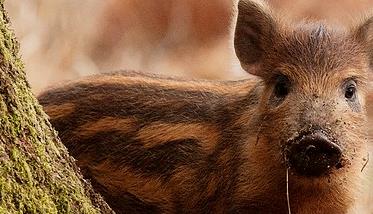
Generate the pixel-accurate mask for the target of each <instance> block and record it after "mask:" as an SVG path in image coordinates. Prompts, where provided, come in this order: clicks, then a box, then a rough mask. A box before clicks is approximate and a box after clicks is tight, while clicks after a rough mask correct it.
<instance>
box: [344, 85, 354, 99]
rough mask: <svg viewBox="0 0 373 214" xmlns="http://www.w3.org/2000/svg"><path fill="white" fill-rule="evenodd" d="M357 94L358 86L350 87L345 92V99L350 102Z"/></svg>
mask: <svg viewBox="0 0 373 214" xmlns="http://www.w3.org/2000/svg"><path fill="white" fill-rule="evenodd" d="M355 94H356V86H355V85H349V86H347V88H346V90H345V97H346V98H347V99H349V100H351V99H353V98H355Z"/></svg>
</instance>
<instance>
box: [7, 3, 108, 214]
mask: <svg viewBox="0 0 373 214" xmlns="http://www.w3.org/2000/svg"><path fill="white" fill-rule="evenodd" d="M18 47H19V46H18V42H17V41H16V39H15V37H14V34H13V32H12V31H10V30H9V19H8V16H7V14H6V12H5V10H4V0H0V203H1V204H0V213H113V211H112V210H111V209H110V208H109V206H108V205H107V204H106V203H105V202H104V201H103V200H102V198H101V197H100V196H99V195H97V194H95V193H94V192H93V190H92V187H91V185H90V184H89V183H87V182H86V181H84V180H83V178H82V176H81V174H80V172H79V170H78V168H77V167H76V165H75V163H74V160H73V159H72V158H71V157H70V156H69V155H68V153H67V150H66V148H65V147H64V146H63V145H62V144H61V142H60V141H59V139H58V137H57V135H56V132H55V131H54V129H53V128H52V126H51V124H50V123H49V122H48V120H47V116H46V114H45V113H44V112H43V110H42V108H41V106H40V105H39V104H38V102H37V100H36V98H35V97H34V96H33V94H32V93H31V90H30V87H29V85H28V83H27V81H26V79H25V73H24V67H23V63H22V61H21V59H20V57H19V53H18V52H19V48H18Z"/></svg>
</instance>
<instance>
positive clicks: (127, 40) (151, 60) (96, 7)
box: [6, 0, 373, 213]
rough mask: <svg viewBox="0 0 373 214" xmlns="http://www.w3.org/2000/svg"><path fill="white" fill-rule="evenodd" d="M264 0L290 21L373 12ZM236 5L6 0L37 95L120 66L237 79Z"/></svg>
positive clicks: (365, 3)
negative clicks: (233, 35) (233, 31)
mask: <svg viewBox="0 0 373 214" xmlns="http://www.w3.org/2000/svg"><path fill="white" fill-rule="evenodd" d="M268 1H269V3H270V4H271V5H272V6H273V8H274V10H275V11H282V14H283V15H285V16H288V17H291V18H293V19H295V20H299V19H302V18H309V19H326V20H327V21H329V22H331V23H335V24H351V23H353V22H354V21H356V20H359V19H361V18H362V17H363V15H364V14H365V15H366V14H369V13H370V14H373V13H372V12H373V0H330V1H323V0H313V1H310V0H268ZM77 2H78V3H77ZM234 4H235V1H232V0H152V1H144V0H106V1H102V0H80V1H76V0H53V1H50V0H27V1H25V0H7V1H6V6H7V9H8V11H9V13H10V16H11V18H12V21H13V27H14V28H15V32H16V34H17V36H18V38H19V40H20V42H21V51H22V54H23V59H24V61H25V64H26V70H27V75H28V79H29V81H30V83H31V85H32V87H33V90H34V91H35V92H39V91H40V90H42V89H43V88H45V87H46V86H48V85H51V84H53V83H56V82H61V81H66V80H70V79H75V78H77V77H79V76H84V75H89V74H94V73H99V72H106V71H112V70H119V69H124V68H126V69H134V70H142V71H149V72H153V73H166V74H169V75H174V76H189V77H194V78H204V79H239V78H243V77H245V76H246V74H245V73H244V72H243V71H242V70H241V69H240V67H239V66H238V63H237V60H236V58H235V57H234V52H233V49H232V44H231V37H230V26H231V19H232V18H233V17H234V8H235V7H234ZM370 165H373V164H370ZM370 179H371V180H373V178H372V177H370ZM370 182H372V181H370ZM365 189H366V190H367V191H368V192H370V193H368V194H370V198H363V199H361V202H362V204H363V205H362V208H361V210H364V211H365V213H373V206H372V205H371V204H370V203H369V202H373V190H372V189H373V188H372V187H370V188H369V187H367V188H365ZM369 190H370V191H369ZM369 206H371V207H369ZM361 212H362V213H363V211H361Z"/></svg>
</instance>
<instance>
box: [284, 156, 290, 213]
mask: <svg viewBox="0 0 373 214" xmlns="http://www.w3.org/2000/svg"><path fill="white" fill-rule="evenodd" d="M285 161H286V157H285ZM286 200H287V204H288V213H289V214H291V208H290V196H289V167H286Z"/></svg>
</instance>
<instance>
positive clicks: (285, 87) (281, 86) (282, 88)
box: [274, 75, 290, 98]
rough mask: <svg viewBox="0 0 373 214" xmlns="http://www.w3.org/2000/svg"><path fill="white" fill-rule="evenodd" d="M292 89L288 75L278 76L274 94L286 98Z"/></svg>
mask: <svg viewBox="0 0 373 214" xmlns="http://www.w3.org/2000/svg"><path fill="white" fill-rule="evenodd" d="M289 91H290V80H289V79H288V78H287V77H286V76H283V75H281V76H278V77H277V78H276V85H275V89H274V94H275V96H276V97H277V98H285V97H286V96H287V95H288V94H289Z"/></svg>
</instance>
